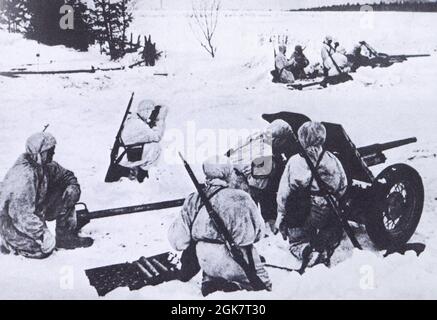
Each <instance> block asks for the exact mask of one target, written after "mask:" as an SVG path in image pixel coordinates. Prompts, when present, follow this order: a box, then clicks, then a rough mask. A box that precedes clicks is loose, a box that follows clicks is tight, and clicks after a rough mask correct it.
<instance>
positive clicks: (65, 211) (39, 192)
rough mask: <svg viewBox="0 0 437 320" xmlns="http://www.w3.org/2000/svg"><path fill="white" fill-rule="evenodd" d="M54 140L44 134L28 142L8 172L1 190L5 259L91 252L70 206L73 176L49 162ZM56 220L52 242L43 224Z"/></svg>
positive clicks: (74, 194) (75, 193)
mask: <svg viewBox="0 0 437 320" xmlns="http://www.w3.org/2000/svg"><path fill="white" fill-rule="evenodd" d="M55 146H56V140H55V138H54V137H53V136H52V135H51V134H50V133H46V132H41V133H36V134H34V135H32V136H31V137H29V139H27V142H26V152H25V153H24V154H22V155H21V156H20V157H19V158H18V160H17V161H16V162H15V164H14V166H13V167H12V168H11V169H10V170H9V171H8V173H7V174H6V177H5V179H4V181H3V184H2V188H1V190H0V243H1V244H0V246H1V250H2V252H3V253H10V252H11V251H12V252H13V253H15V254H19V255H22V256H25V257H28V258H39V259H41V258H45V257H48V256H49V255H50V254H51V253H52V252H53V250H54V249H55V248H63V249H74V248H79V247H89V246H91V245H92V244H93V239H91V238H87V237H79V236H78V234H77V230H76V222H77V221H76V212H75V209H74V206H75V204H76V202H77V201H78V200H79V197H80V186H79V183H78V182H77V179H76V177H75V176H74V174H73V173H72V172H71V171H68V170H66V169H64V168H63V167H61V166H60V165H59V164H58V163H56V162H55V161H53V156H54V154H55ZM51 220H56V237H55V236H53V235H52V234H51V232H50V231H49V230H48V228H47V225H46V221H51Z"/></svg>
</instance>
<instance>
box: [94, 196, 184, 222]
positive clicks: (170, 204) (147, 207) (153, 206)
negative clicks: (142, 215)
mask: <svg viewBox="0 0 437 320" xmlns="http://www.w3.org/2000/svg"><path fill="white" fill-rule="evenodd" d="M184 201H185V199H176V200H170V201H163V202H155V203H148V204H143V205H137V206H131V207H123V208H116V209H106V210H100V211H94V212H89V213H88V214H87V218H88V219H90V220H93V219H100V218H107V217H114V216H120V215H125V214H132V213H137V212H145V211H154V210H162V209H170V208H177V207H180V206H182V205H183V204H184Z"/></svg>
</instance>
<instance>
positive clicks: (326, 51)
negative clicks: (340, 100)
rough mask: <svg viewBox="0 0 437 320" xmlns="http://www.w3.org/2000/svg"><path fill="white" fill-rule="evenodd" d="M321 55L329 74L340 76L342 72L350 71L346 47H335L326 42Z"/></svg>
mask: <svg viewBox="0 0 437 320" xmlns="http://www.w3.org/2000/svg"><path fill="white" fill-rule="evenodd" d="M321 55H322V61H323V67H324V68H325V70H327V72H328V74H327V75H328V76H338V75H340V73H348V72H350V67H349V61H348V58H347V56H346V51H345V50H344V49H341V48H337V49H334V48H333V47H332V46H331V45H329V44H327V43H326V42H324V43H323V47H322V52H321ZM334 61H335V63H334ZM336 65H337V66H338V68H337V66H336ZM339 69H340V70H339Z"/></svg>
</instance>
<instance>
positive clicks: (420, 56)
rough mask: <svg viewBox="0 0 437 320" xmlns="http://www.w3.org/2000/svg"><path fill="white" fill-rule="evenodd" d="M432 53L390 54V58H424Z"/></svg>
mask: <svg viewBox="0 0 437 320" xmlns="http://www.w3.org/2000/svg"><path fill="white" fill-rule="evenodd" d="M430 56H431V55H430V54H399V55H393V56H390V58H395V59H397V58H424V57H430Z"/></svg>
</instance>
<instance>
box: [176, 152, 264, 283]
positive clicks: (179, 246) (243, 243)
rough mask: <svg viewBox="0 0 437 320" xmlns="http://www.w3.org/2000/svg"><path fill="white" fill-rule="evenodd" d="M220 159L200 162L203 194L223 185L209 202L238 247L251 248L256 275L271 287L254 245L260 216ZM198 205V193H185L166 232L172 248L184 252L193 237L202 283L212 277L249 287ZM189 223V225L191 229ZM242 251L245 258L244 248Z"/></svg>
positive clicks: (261, 227)
mask: <svg viewBox="0 0 437 320" xmlns="http://www.w3.org/2000/svg"><path fill="white" fill-rule="evenodd" d="M225 159H226V158H225ZM222 161H229V160H222ZM222 161H221V162H220V164H217V163H216V161H215V160H214V161H209V162H205V163H204V165H203V170H204V173H205V175H206V185H207V187H206V194H207V196H209V195H210V194H211V193H212V192H214V191H215V190H216V189H217V188H221V187H225V188H224V189H223V190H221V191H219V192H218V193H217V194H216V195H214V196H213V197H212V198H211V204H212V206H213V208H214V209H215V210H216V212H217V213H218V214H219V215H220V217H221V218H222V219H223V221H224V223H225V226H226V228H227V229H228V231H229V232H230V234H231V236H232V238H233V240H234V241H235V243H236V244H237V245H238V246H239V247H247V249H249V248H251V252H252V256H253V261H254V265H255V269H256V272H257V275H258V276H259V277H260V279H261V280H262V281H263V282H264V283H265V284H266V287H267V288H268V290H270V289H271V282H270V279H269V276H268V274H267V271H266V270H265V269H264V266H263V264H262V263H261V260H260V256H259V255H258V252H257V250H256V248H255V247H254V246H253V244H254V243H256V242H258V241H259V240H261V239H262V237H263V235H264V222H263V219H262V217H261V214H260V212H259V210H258V208H257V207H256V205H255V203H254V201H253V200H252V198H251V197H250V195H249V194H248V193H246V192H244V191H242V190H238V189H235V187H236V186H235V185H234V181H236V180H235V177H233V174H234V173H233V172H234V170H233V167H232V165H230V164H228V163H226V162H222ZM224 163H226V164H224ZM200 205H201V200H200V199H199V196H198V194H197V193H192V194H190V195H189V196H188V198H187V199H186V200H185V203H184V205H183V208H182V211H181V214H180V215H178V217H177V218H176V220H175V221H174V222H173V224H172V225H171V226H170V229H169V231H168V238H169V241H170V244H171V245H172V247H173V248H174V249H176V250H178V251H183V250H185V249H187V248H188V246H189V245H190V243H191V241H192V240H194V241H196V242H197V245H196V252H197V257H198V260H199V264H200V267H201V269H202V270H203V282H204V283H205V282H207V281H209V280H211V279H214V278H221V279H225V280H227V281H231V282H235V283H240V284H241V285H242V287H244V288H248V287H249V288H250V284H249V280H248V279H247V277H246V275H245V273H244V271H243V269H242V268H241V267H240V266H239V265H238V264H237V263H236V262H235V261H234V260H233V259H232V257H231V256H230V254H229V252H228V250H227V249H226V247H225V245H224V244H223V241H222V240H221V236H220V235H219V233H218V232H217V230H216V228H215V227H214V225H213V223H212V222H211V219H210V217H209V215H208V213H207V211H206V209H205V207H204V206H202V207H201V209H200V211H198V208H199V207H200ZM196 214H197V216H196ZM193 220H194V222H193ZM190 226H192V227H191V231H190ZM249 250H250V249H249ZM242 251H243V254H244V256H245V259H246V261H248V256H247V251H246V250H242Z"/></svg>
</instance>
